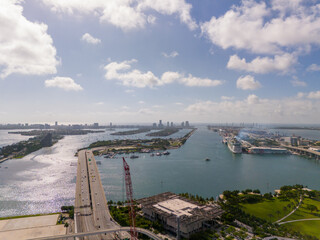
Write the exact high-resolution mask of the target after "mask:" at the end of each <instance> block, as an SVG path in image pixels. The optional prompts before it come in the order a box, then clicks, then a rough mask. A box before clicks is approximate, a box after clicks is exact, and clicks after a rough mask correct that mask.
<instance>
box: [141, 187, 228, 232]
mask: <svg viewBox="0 0 320 240" xmlns="http://www.w3.org/2000/svg"><path fill="white" fill-rule="evenodd" d="M137 202H138V203H139V204H140V205H141V209H142V212H143V214H144V216H145V217H146V218H148V219H149V220H151V221H159V222H160V223H161V224H162V225H163V227H164V228H165V229H166V230H168V231H170V232H172V233H176V234H179V235H180V236H182V237H184V238H189V237H190V235H191V234H193V233H195V232H197V231H200V230H203V229H205V228H206V227H210V226H211V225H212V224H214V223H215V220H217V219H218V218H220V217H221V215H222V214H223V210H222V209H221V207H220V206H219V205H218V204H206V205H201V204H199V203H197V202H194V201H191V200H190V199H187V198H184V197H181V196H179V195H176V194H174V193H171V192H165V193H161V194H158V195H155V196H152V197H147V198H142V199H140V200H138V201H137Z"/></svg>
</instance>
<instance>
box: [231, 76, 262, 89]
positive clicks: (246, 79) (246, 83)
mask: <svg viewBox="0 0 320 240" xmlns="http://www.w3.org/2000/svg"><path fill="white" fill-rule="evenodd" d="M260 87H261V84H260V82H258V81H256V80H255V79H254V77H253V76H250V75H246V76H241V77H239V78H238V80H237V88H240V89H242V90H256V89H258V88H260Z"/></svg>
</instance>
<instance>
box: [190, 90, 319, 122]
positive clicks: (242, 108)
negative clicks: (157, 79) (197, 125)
mask: <svg viewBox="0 0 320 240" xmlns="http://www.w3.org/2000/svg"><path fill="white" fill-rule="evenodd" d="M318 95H319V98H318V99H320V91H319V93H318ZM319 112H320V102H319V101H317V100H311V99H297V98H296V97H293V98H282V99H263V98H259V97H258V96H256V95H249V96H248V97H247V98H245V99H243V100H234V101H229V100H227V101H221V102H214V101H199V102H197V103H194V104H191V105H189V106H188V107H186V108H185V113H186V114H189V116H190V118H189V119H191V120H192V117H193V118H194V119H195V120H196V119H199V116H200V119H201V120H202V121H210V122H225V121H228V122H235V121H239V122H261V123H306V122H311V123H315V122H318V119H319ZM186 117H187V116H186Z"/></svg>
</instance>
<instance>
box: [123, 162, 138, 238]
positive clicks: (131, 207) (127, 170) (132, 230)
mask: <svg viewBox="0 0 320 240" xmlns="http://www.w3.org/2000/svg"><path fill="white" fill-rule="evenodd" d="M122 159H123V169H124V177H125V180H126V194H127V201H128V207H129V217H130V235H131V240H137V239H138V232H137V231H136V214H135V211H134V203H133V190H132V182H131V175H130V167H129V165H128V163H127V162H126V160H125V159H124V157H123V158H122Z"/></svg>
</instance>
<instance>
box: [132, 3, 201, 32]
mask: <svg viewBox="0 0 320 240" xmlns="http://www.w3.org/2000/svg"><path fill="white" fill-rule="evenodd" d="M191 8H192V5H191V4H189V3H186V2H185V0H139V1H138V7H137V9H139V10H142V11H143V10H149V9H152V10H155V11H157V12H159V13H161V14H164V15H173V14H178V15H179V17H180V21H181V22H183V23H185V24H186V25H187V26H188V27H189V29H190V30H194V29H196V28H197V24H196V22H195V21H194V20H193V19H192V17H191V15H190V11H191Z"/></svg>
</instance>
